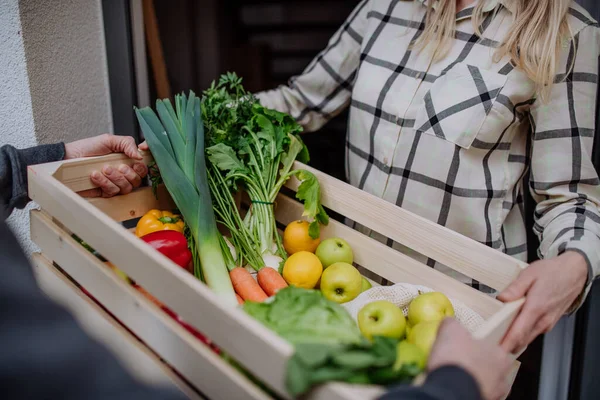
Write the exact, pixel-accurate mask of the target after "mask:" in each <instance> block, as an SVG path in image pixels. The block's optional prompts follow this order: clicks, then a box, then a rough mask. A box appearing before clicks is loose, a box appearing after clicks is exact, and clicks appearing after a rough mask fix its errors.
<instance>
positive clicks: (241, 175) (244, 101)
mask: <svg viewBox="0 0 600 400" xmlns="http://www.w3.org/2000/svg"><path fill="white" fill-rule="evenodd" d="M202 117H203V120H204V123H205V127H206V141H207V143H206V146H207V148H206V152H207V161H208V164H209V166H208V171H209V173H208V178H209V185H210V190H211V195H212V196H213V205H214V209H215V213H216V215H217V217H218V220H219V222H220V223H222V224H224V225H225V226H226V227H227V228H228V229H229V231H230V232H231V241H232V242H233V245H234V246H235V248H236V249H237V250H238V251H239V253H240V257H242V258H244V259H245V260H246V261H247V262H248V263H249V264H250V265H251V266H252V267H253V268H254V269H257V270H258V269H260V268H262V267H263V266H264V262H263V259H262V257H263V256H265V255H267V254H276V255H279V256H280V257H282V258H283V259H285V258H286V253H285V251H284V249H283V245H282V243H281V238H280V236H279V234H278V233H277V227H276V223H275V214H274V210H273V204H274V202H275V199H276V197H277V194H278V193H279V191H280V190H281V188H282V187H283V185H284V184H285V182H286V181H287V180H288V179H290V178H291V177H292V176H296V177H297V178H298V179H299V180H300V181H301V184H300V187H299V189H298V192H297V194H296V198H297V199H299V200H301V201H303V202H304V214H303V215H304V216H306V217H308V218H309V219H310V220H311V226H310V231H309V233H310V235H311V236H312V237H313V238H318V237H319V224H327V223H328V222H329V217H328V216H327V213H326V212H325V210H324V208H323V206H322V205H321V202H320V197H321V189H320V186H319V182H318V181H317V179H316V177H315V176H314V175H313V174H312V173H310V172H308V171H306V170H292V166H293V163H294V161H295V160H298V161H300V162H304V163H307V162H308V161H309V154H308V150H307V148H306V146H305V145H304V143H303V142H302V140H301V139H300V136H299V133H300V132H301V131H302V128H301V127H300V125H298V124H297V123H296V121H295V120H294V119H293V118H292V117H291V116H290V115H288V114H284V113H280V112H278V111H275V110H271V109H267V108H265V107H263V106H261V105H260V104H259V103H258V101H257V100H256V98H255V97H254V96H252V95H251V94H250V93H248V92H246V91H245V89H244V88H243V86H242V83H241V78H239V77H237V75H235V74H234V73H228V74H225V75H223V76H221V78H220V80H219V82H218V83H215V82H213V84H212V85H211V87H210V88H209V89H208V90H206V91H205V92H204V97H203V100H202ZM240 189H241V190H243V191H245V192H246V193H247V194H248V196H249V198H250V200H251V207H250V210H249V211H248V213H247V214H246V216H245V217H244V218H241V216H240V214H239V211H238V210H237V208H236V206H235V201H234V196H233V195H234V194H235V193H236V192H237V191H239V190H240ZM230 261H233V260H230ZM237 261H240V260H237Z"/></svg>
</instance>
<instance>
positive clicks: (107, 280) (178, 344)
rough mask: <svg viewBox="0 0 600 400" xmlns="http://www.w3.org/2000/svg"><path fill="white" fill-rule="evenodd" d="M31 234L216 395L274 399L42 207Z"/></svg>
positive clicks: (132, 326)
mask: <svg viewBox="0 0 600 400" xmlns="http://www.w3.org/2000/svg"><path fill="white" fill-rule="evenodd" d="M31 237H32V239H33V241H34V242H35V243H36V244H37V245H38V246H39V247H40V248H41V249H42V251H43V253H44V254H45V255H46V256H48V257H49V258H51V259H52V260H53V261H54V262H56V263H57V264H58V265H60V266H61V268H63V269H64V270H65V271H66V272H67V273H68V274H69V275H70V276H72V277H73V278H74V279H75V280H76V281H77V282H78V283H80V284H81V285H82V286H83V287H84V288H86V290H88V292H90V293H91V294H92V296H94V297H95V298H96V299H98V301H100V302H101V303H102V304H103V305H104V306H105V307H107V308H108V309H109V310H111V312H112V313H113V314H114V315H115V317H117V318H119V319H120V320H122V321H124V322H125V321H126V323H127V325H128V327H129V328H130V329H131V330H132V331H133V332H135V334H136V335H138V336H139V337H140V338H141V339H142V340H143V341H144V342H146V343H147V344H148V345H149V346H150V347H151V348H152V349H153V350H154V351H156V352H157V353H159V354H160V355H161V356H162V357H163V358H164V359H165V360H167V361H168V362H169V363H170V364H171V365H173V366H174V367H175V368H176V369H177V370H178V371H180V372H181V373H182V374H183V375H184V376H186V378H187V379H189V380H190V381H191V382H192V383H193V384H194V385H196V386H197V387H198V388H199V389H200V390H202V391H203V392H204V393H205V394H206V395H208V396H209V397H210V398H211V399H223V400H228V399H232V398H247V399H257V400H259V399H260V400H264V399H268V398H270V397H269V396H267V395H266V394H264V393H263V392H262V391H260V390H259V389H257V388H256V386H255V385H254V384H253V383H252V382H250V381H249V380H248V379H247V378H246V377H244V376H243V375H241V374H240V373H239V372H238V371H237V370H235V369H234V368H233V367H232V366H230V365H228V364H227V363H225V361H224V360H222V359H221V358H220V357H219V356H217V355H216V354H214V353H213V352H212V351H211V350H210V349H209V348H208V347H207V346H206V345H204V344H203V343H202V342H200V341H199V340H198V339H196V338H195V337H193V336H192V335H191V334H190V333H189V332H187V331H186V330H185V328H183V327H182V326H180V325H179V324H178V323H177V322H175V321H174V320H173V319H172V318H171V317H170V316H168V315H167V314H166V313H165V312H164V311H162V310H160V309H159V308H158V306H156V305H155V304H153V303H151V302H149V301H148V300H147V299H146V298H145V297H144V296H143V295H142V294H141V293H139V292H137V290H135V289H134V288H133V287H131V286H130V285H128V284H126V283H125V282H123V281H122V280H121V279H120V278H118V277H117V275H116V274H114V273H113V272H112V270H110V269H109V268H108V267H107V266H106V265H103V263H102V262H101V261H100V260H98V259H97V258H96V257H94V256H93V255H92V254H91V253H89V252H88V251H87V250H85V249H84V248H83V247H81V246H80V245H79V244H78V243H77V242H76V241H75V240H73V239H72V238H71V237H69V236H68V235H67V234H65V233H64V232H62V231H61V230H60V228H59V227H58V226H56V225H55V224H54V223H53V222H52V221H51V220H50V219H49V218H48V217H47V216H45V215H43V214H42V213H41V212H38V211H33V212H32V213H31ZM208 376H210V379H207V377H208Z"/></svg>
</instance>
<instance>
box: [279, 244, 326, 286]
mask: <svg viewBox="0 0 600 400" xmlns="http://www.w3.org/2000/svg"><path fill="white" fill-rule="evenodd" d="M322 273H323V264H321V260H319V257H317V256H316V255H314V254H313V253H309V252H308V251H299V252H297V253H294V254H292V255H291V256H290V257H289V258H288V259H287V260H286V261H285V264H284V265H283V274H282V275H283V279H285V281H286V282H287V283H288V284H290V285H292V286H297V287H301V288H304V289H312V288H314V287H315V286H316V285H317V282H319V279H321V274H322Z"/></svg>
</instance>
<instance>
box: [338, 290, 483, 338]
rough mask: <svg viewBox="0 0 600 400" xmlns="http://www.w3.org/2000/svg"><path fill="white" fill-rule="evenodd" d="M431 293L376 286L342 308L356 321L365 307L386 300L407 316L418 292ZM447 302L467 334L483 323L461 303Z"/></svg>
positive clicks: (480, 318)
mask: <svg viewBox="0 0 600 400" xmlns="http://www.w3.org/2000/svg"><path fill="white" fill-rule="evenodd" d="M433 291H434V290H433V289H430V288H428V287H425V286H419V285H411V284H408V283H396V284H395V285H392V286H376V287H373V288H371V289H369V290H366V291H364V292H363V293H361V294H360V295H359V296H358V297H357V298H355V299H354V300H352V301H349V302H347V303H343V304H342V306H343V307H344V308H345V309H346V310H348V312H349V313H350V315H351V316H352V318H354V319H355V320H356V319H357V316H358V312H359V311H360V310H361V309H362V308H363V307H364V306H365V305H367V304H369V303H372V302H374V301H377V300H387V301H389V302H391V303H394V304H395V305H397V306H398V307H400V308H402V312H404V315H405V316H407V315H408V305H409V304H410V302H411V301H412V299H414V298H415V297H417V296H418V295H419V292H421V293H427V292H433ZM449 300H450V302H451V303H452V306H453V307H454V313H455V318H456V320H457V321H458V322H460V324H461V325H462V326H464V327H465V328H466V329H467V330H468V331H469V332H471V333H473V332H474V331H476V330H477V329H478V328H479V327H480V326H481V325H482V324H483V323H484V319H483V318H482V317H481V316H480V315H479V314H477V313H476V312H475V311H473V310H471V309H470V308H469V307H467V306H466V305H465V304H463V303H462V302H460V301H458V300H455V299H453V298H451V297H449Z"/></svg>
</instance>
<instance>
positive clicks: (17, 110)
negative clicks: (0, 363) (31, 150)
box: [0, 0, 112, 252]
mask: <svg viewBox="0 0 600 400" xmlns="http://www.w3.org/2000/svg"><path fill="white" fill-rule="evenodd" d="M0 55H1V56H0V71H1V72H0V98H1V99H2V102H0V144H7V143H8V144H12V145H14V146H16V147H18V148H23V147H29V146H33V145H35V144H37V143H40V144H41V143H53V142H58V141H72V140H75V139H79V138H83V137H89V136H93V135H97V134H99V133H104V132H112V117H111V115H112V113H111V106H110V96H109V85H108V73H107V68H106V51H105V43H104V30H103V20H102V9H101V5H100V0H60V1H51V0H21V1H18V0H0ZM9 223H10V225H11V227H12V228H13V230H14V231H15V233H16V234H17V236H19V239H20V241H21V243H22V245H23V246H24V247H25V249H26V251H27V252H31V251H33V250H34V249H35V246H33V244H32V243H31V242H30V241H29V240H28V237H29V233H28V232H29V219H28V212H27V211H20V212H15V214H14V215H13V216H11V218H10V220H9Z"/></svg>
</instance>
